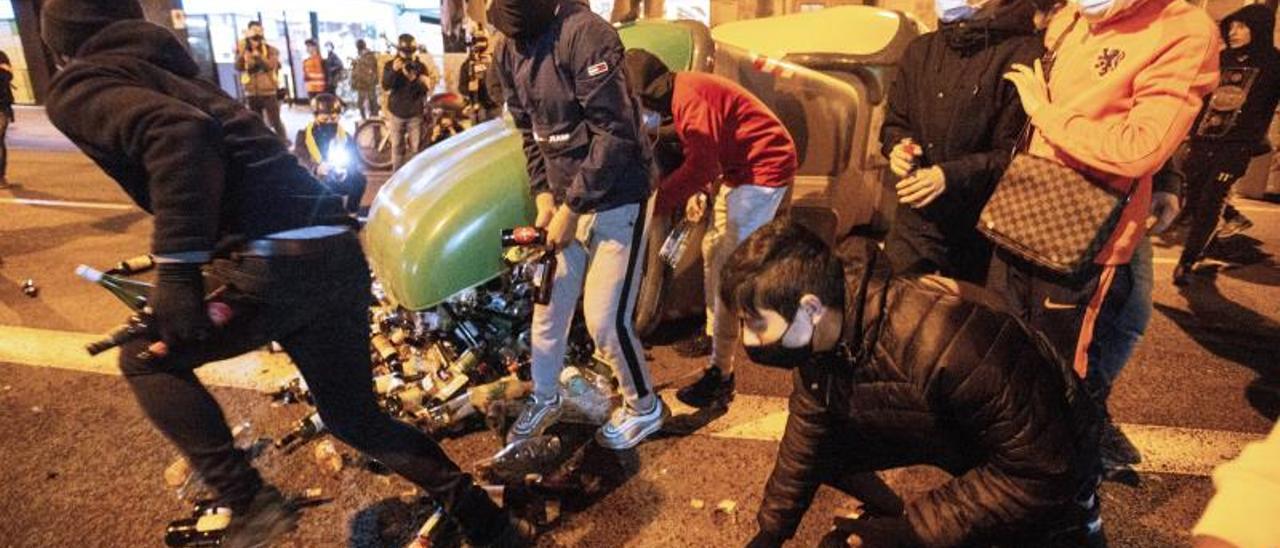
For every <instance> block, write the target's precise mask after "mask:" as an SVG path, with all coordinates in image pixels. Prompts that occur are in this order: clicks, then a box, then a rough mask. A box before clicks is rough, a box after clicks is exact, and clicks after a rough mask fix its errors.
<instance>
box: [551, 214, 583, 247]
mask: <svg viewBox="0 0 1280 548" xmlns="http://www.w3.org/2000/svg"><path fill="white" fill-rule="evenodd" d="M577 232H578V214H577V213H574V212H573V210H571V209H569V206H560V209H558V210H556V214H555V216H554V217H552V218H551V223H550V224H548V225H547V243H548V244H551V245H552V246H553V247H555V248H556V249H557V250H559V249H564V248H565V247H568V246H569V243H570V242H572V241H573V237H574V235H575V234H576V233H577Z"/></svg>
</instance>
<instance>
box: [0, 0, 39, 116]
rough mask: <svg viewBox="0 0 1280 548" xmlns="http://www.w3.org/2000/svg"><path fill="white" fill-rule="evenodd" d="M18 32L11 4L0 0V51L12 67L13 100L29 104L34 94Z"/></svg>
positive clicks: (33, 98)
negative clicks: (7, 57)
mask: <svg viewBox="0 0 1280 548" xmlns="http://www.w3.org/2000/svg"><path fill="white" fill-rule="evenodd" d="M18 32H19V31H18V20H17V18H15V16H14V14H13V5H11V4H10V3H8V2H0V51H3V52H4V53H5V54H6V55H8V56H9V66H10V67H11V68H12V69H13V88H14V89H13V100H14V101H15V102H18V103H26V104H30V103H34V102H35V94H34V93H33V92H32V88H31V71H30V70H28V69H27V58H26V56H25V55H24V54H23V51H22V38H21V36H20V35H19V34H18Z"/></svg>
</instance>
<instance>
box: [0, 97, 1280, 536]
mask: <svg viewBox="0 0 1280 548" xmlns="http://www.w3.org/2000/svg"><path fill="white" fill-rule="evenodd" d="M21 120H22V118H21V117H20V121H21ZM22 130H23V128H22V126H21V125H19V126H18V133H19V137H21V131H22ZM34 132H35V131H34V130H33V133H34ZM13 136H14V133H13V132H11V138H13ZM30 142H33V143H36V144H38V145H40V148H41V150H16V151H11V156H10V168H9V169H10V179H11V180H13V181H15V182H17V183H20V184H21V186H19V187H17V188H14V189H12V190H3V191H0V261H2V262H0V463H2V464H0V546H14V547H45V546H70V545H89V546H159V545H161V535H162V532H163V527H164V525H165V524H166V523H167V522H168V521H169V520H172V519H176V518H179V517H182V514H183V513H185V512H187V511H189V507H187V506H185V505H184V504H182V503H180V502H179V501H178V499H177V497H176V496H175V494H174V492H173V490H171V489H169V488H167V487H165V485H164V482H163V480H162V473H163V470H164V469H165V467H166V466H168V465H169V464H170V463H171V462H172V461H173V459H174V458H175V456H176V452H175V451H174V449H173V448H172V447H170V446H169V445H168V444H167V443H166V442H165V440H163V439H162V438H161V437H160V436H159V435H158V434H157V433H155V432H153V431H152V430H151V428H150V427H149V425H148V424H147V423H146V421H145V419H144V418H143V417H142V416H141V414H140V412H139V411H138V409H137V407H136V405H135V404H134V402H133V400H132V397H131V396H130V394H129V393H128V391H127V390H126V388H125V386H124V384H123V383H122V382H121V380H120V378H119V377H118V376H116V374H115V372H114V366H113V364H112V361H111V360H110V359H109V358H106V359H97V360H90V359H87V358H86V357H84V356H83V352H81V351H80V344H82V343H83V341H85V340H87V339H88V338H90V337H92V335H93V334H96V333H101V332H103V331H105V330H107V329H109V328H110V327H112V326H113V325H115V324H116V323H118V322H119V321H120V320H121V319H122V318H123V317H124V316H125V310H124V308H123V307H121V306H120V305H119V304H118V303H116V302H113V300H112V297H111V296H109V295H107V294H106V293H105V292H103V291H101V290H100V289H97V288H95V287H92V286H90V285H89V284H86V283H84V282H81V281H79V280H78V279H76V278H75V277H74V275H73V269H74V267H75V266H76V265H77V264H80V263H87V264H91V265H99V266H107V265H111V264H114V263H115V262H116V261H118V260H120V259H121V258H124V257H128V256H132V255H135V254H138V253H141V252H145V251H146V249H147V244H148V236H149V226H150V224H149V220H148V219H147V217H146V215H145V214H144V213H143V212H141V211H139V210H138V209H136V208H134V207H133V206H131V205H129V203H128V201H127V199H126V198H125V196H124V195H123V194H122V193H121V192H120V191H119V190H117V189H116V187H115V185H114V184H113V183H111V182H110V181H108V180H107V178H106V177H105V176H104V175H103V174H102V173H101V172H99V171H98V170H97V169H96V168H95V167H93V166H92V164H91V163H89V162H88V161H87V160H86V159H85V158H84V157H83V156H80V155H79V154H77V153H75V152H72V151H69V150H65V149H58V147H56V146H48V142H46V141H41V140H40V139H32V140H31V141H30ZM49 142H52V141H49ZM1237 205H1239V206H1243V207H1242V209H1243V210H1244V211H1245V213H1246V214H1247V215H1249V216H1250V217H1251V218H1252V219H1253V220H1254V222H1255V223H1256V224H1257V226H1256V227H1255V228H1254V229H1253V230H1252V231H1250V232H1248V233H1247V235H1245V236H1240V237H1236V238H1233V239H1231V240H1230V241H1228V242H1226V243H1227V245H1224V246H1222V247H1221V248H1220V249H1219V250H1218V253H1216V255H1217V256H1219V257H1220V258H1225V259H1227V260H1228V261H1227V262H1224V263H1221V264H1217V263H1215V264H1213V265H1210V266H1209V267H1208V268H1206V269H1205V271H1204V272H1202V273H1201V275H1199V276H1197V279H1196V281H1195V283H1194V284H1192V285H1191V286H1190V287H1189V288H1187V289H1185V290H1182V291H1177V290H1175V288H1174V287H1173V286H1172V285H1171V284H1170V283H1169V277H1170V271H1171V269H1172V266H1173V261H1174V258H1175V257H1176V253H1177V251H1178V249H1177V248H1176V247H1167V246H1163V245H1162V246H1158V247H1157V261H1156V277H1157V284H1156V292H1155V300H1156V303H1157V304H1156V311H1155V314H1154V317H1153V320H1152V324H1151V327H1150V329H1149V330H1148V333H1147V336H1146V338H1145V340H1144V341H1143V343H1142V345H1141V346H1140V347H1139V349H1138V352H1137V354H1136V356H1135V358H1134V360H1133V362H1132V363H1131V365H1130V367H1129V368H1128V369H1127V370H1126V371H1125V373H1124V374H1123V375H1122V376H1121V378H1120V380H1119V384H1118V385H1117V387H1116V390H1115V394H1114V396H1113V402H1112V405H1113V414H1114V415H1115V417H1116V420H1117V421H1119V422H1120V423H1122V425H1123V427H1124V429H1125V431H1126V432H1127V433H1128V434H1129V435H1130V437H1131V438H1132V439H1133V440H1134V441H1135V443H1137V444H1138V446H1139V447H1140V448H1141V449H1142V450H1143V452H1144V457H1145V460H1144V463H1143V464H1142V465H1140V466H1139V467H1137V469H1136V472H1135V474H1133V475H1132V477H1130V478H1128V481H1127V482H1126V483H1118V482H1109V483H1107V484H1105V486H1104V487H1103V490H1102V498H1103V508H1104V517H1105V520H1106V528H1107V531H1108V536H1109V538H1110V539H1111V542H1112V545H1114V546H1153V547H1154V546H1176V545H1183V544H1186V543H1187V541H1188V538H1189V530H1190V528H1191V526H1192V525H1193V524H1194V522H1195V520H1196V519H1197V517H1198V516H1199V513H1200V511H1201V510H1202V509H1203V507H1204V505H1205V503H1206V502H1207V501H1208V499H1209V498H1210V497H1211V496H1212V493H1213V486H1212V483H1211V481H1210V479H1209V478H1208V473H1209V472H1210V471H1211V470H1212V468H1213V466H1215V465H1216V464H1218V463H1221V462H1222V461H1224V460H1226V459H1229V458H1231V457H1233V456H1234V455H1235V454H1237V453H1238V452H1239V450H1240V448H1241V447H1242V446H1243V444H1245V443H1247V442H1249V441H1251V440H1254V439H1257V438H1260V437H1261V436H1262V435H1263V434H1264V433H1265V432H1267V431H1268V430H1269V429H1270V427H1271V425H1272V421H1273V420H1274V417H1275V412H1276V410H1277V408H1278V407H1280V406H1277V402H1276V401H1275V400H1274V398H1273V397H1271V396H1268V394H1274V392H1267V391H1265V390H1259V389H1257V387H1258V386H1260V385H1261V384H1263V383H1264V382H1271V383H1274V382H1276V379H1277V378H1280V360H1277V358H1276V352H1277V351H1278V350H1280V298H1277V297H1280V291H1278V290H1277V288H1276V286H1277V285H1280V268H1278V267H1277V265H1276V263H1275V260H1274V258H1273V257H1272V255H1274V254H1275V253H1276V251H1277V248H1278V247H1280V206H1276V205H1273V204H1269V203H1265V202H1255V201H1247V200H1241V201H1238V202H1237ZM27 279H31V280H33V281H34V283H35V284H36V285H37V286H38V287H39V294H38V296H37V297H35V298H30V297H27V296H25V295H24V294H23V292H22V291H21V285H22V284H23V282H24V281H25V280H27ZM694 328H696V326H692V325H683V326H680V325H676V326H669V327H668V328H666V329H665V330H664V337H663V339H664V340H662V341H660V342H671V341H674V340H678V339H679V338H680V337H681V336H682V335H683V334H687V333H689V332H691V331H692V330H693V329H694ZM650 355H651V358H652V363H653V368H654V371H655V376H656V377H657V379H658V381H659V382H660V383H662V384H663V385H666V386H678V385H680V384H682V383H684V382H688V380H689V379H690V378H691V376H692V375H694V374H696V372H697V370H698V368H699V365H700V363H699V362H698V361H696V360H685V359H681V358H679V357H677V356H676V355H675V354H674V352H672V350H671V348H670V347H669V346H666V345H664V344H657V345H655V346H653V348H652V349H651V350H650ZM739 363H740V364H741V366H740V367H739V384H738V388H739V396H738V398H737V400H736V401H735V402H734V404H733V405H732V406H731V407H730V409H729V411H728V413H726V414H724V415H723V416H718V417H692V416H681V417H679V418H678V419H677V420H676V423H677V425H678V426H679V425H683V426H685V428H678V427H673V428H670V429H669V430H670V431H669V432H666V433H664V434H663V435H661V436H660V437H658V438H656V439H654V440H653V441H650V442H648V443H645V444H643V445H642V446H640V447H639V448H637V449H636V450H635V451H632V452H626V453H621V454H614V453H610V452H605V451H593V452H591V453H589V454H588V455H587V458H589V459H591V461H592V466H591V467H592V468H593V469H595V470H600V471H606V472H602V473H604V474H605V475H607V476H609V477H606V478H604V480H605V481H604V482H603V483H602V485H601V486H600V488H599V489H598V490H597V491H595V492H593V493H592V494H591V496H589V497H587V498H584V499H583V500H575V501H566V502H565V511H564V516H563V517H562V519H561V521H560V522H559V524H558V525H557V526H556V527H555V528H554V529H552V530H551V531H550V532H549V533H547V534H546V535H544V536H543V538H542V540H541V541H540V545H543V546H560V545H564V546H741V545H742V544H743V543H745V541H746V540H747V539H749V538H750V536H751V535H752V534H753V533H754V532H755V524H754V514H755V510H756V508H757V507H758V505H759V503H760V499H761V493H762V490H763V485H764V482H765V479H766V478H767V476H768V474H769V471H770V469H771V466H772V462H773V458H774V454H775V452H776V450H777V443H776V440H777V439H778V437H779V436H780V434H781V425H782V422H783V420H785V400H784V398H785V396H786V395H787V393H788V391H789V379H788V378H787V376H786V375H785V374H782V373H778V372H773V371H769V370H766V369H763V368H760V367H756V366H753V365H750V364H747V363H746V361H745V358H743V357H740V359H739ZM208 369H209V371H206V372H204V374H205V375H206V378H207V380H208V381H209V382H210V383H211V384H214V385H216V386H218V387H219V388H216V389H215V394H216V395H217V397H218V398H219V399H220V400H221V401H222V402H223V404H224V406H225V409H226V411H227V415H228V420H229V421H230V422H232V423H234V424H239V423H242V422H248V423H250V424H251V428H250V430H249V432H248V434H247V435H249V436H251V437H252V436H277V435H279V434H280V433H282V432H284V431H285V430H286V429H287V428H288V427H289V424H290V422H291V421H293V420H296V419H297V418H298V417H299V416H300V414H301V413H302V412H303V410H302V409H300V408H297V407H276V406H272V405H271V403H270V402H269V401H268V399H267V398H266V397H265V396H264V395H263V394H262V393H261V392H260V389H261V388H262V387H264V386H270V385H271V383H272V382H274V379H276V378H278V377H279V376H280V375H282V374H285V372H287V371H288V365H287V364H285V363H282V360H281V359H280V357H278V356H269V355H257V356H253V357H251V358H249V359H246V360H243V361H241V362H238V363H233V364H224V365H218V366H213V367H210V368H208ZM282 371H283V372H282ZM1263 379H1269V380H1266V381H1264V380H1263ZM665 399H666V401H667V402H668V403H672V402H674V397H672V395H671V394H669V393H668V394H667V395H666V398H665ZM686 412H687V410H681V409H677V413H678V414H684V413H686ZM691 425H692V426H697V427H698V428H689V427H690V426H691ZM690 430H692V431H690ZM444 445H445V447H446V449H447V450H448V451H449V453H450V454H451V455H453V456H454V458H455V459H456V460H457V461H458V462H459V463H461V464H463V466H464V468H466V467H469V466H470V465H471V463H474V462H475V461H476V460H477V459H480V458H482V457H485V456H488V455H489V454H491V453H492V452H493V451H495V450H496V449H497V448H498V447H499V442H498V441H497V439H496V438H495V437H494V436H493V435H492V434H488V433H484V432H478V433H473V434H470V435H467V436H464V437H461V438H458V439H450V440H446V441H445V442H444ZM310 449H311V448H310V447H308V448H304V449H303V450H300V451H298V452H296V453H293V454H290V455H284V454H280V453H277V452H274V451H268V452H267V453H266V454H264V455H263V456H262V457H261V458H260V459H259V461H258V462H259V464H260V466H261V467H262V469H263V470H264V473H265V475H266V476H267V477H268V478H269V479H270V480H271V481H273V482H276V483H278V484H279V485H281V486H282V487H284V488H286V489H288V490H292V491H302V490H304V489H308V488H319V489H321V490H322V492H323V493H324V494H325V496H326V497H331V498H332V500H331V501H329V502H327V503H326V504H322V505H319V506H316V507H314V508H310V509H308V510H307V511H306V513H305V515H304V517H303V519H302V522H301V527H300V529H299V531H297V532H296V533H294V534H292V535H290V536H289V537H288V538H287V539H286V540H285V541H284V542H283V543H282V544H281V545H283V546H306V547H327V546H335V547H336V546H383V545H394V542H395V538H394V537H396V535H398V534H402V533H403V532H404V531H406V530H408V529H411V528H413V527H415V526H416V524H417V523H420V521H421V520H422V519H423V518H424V516H423V507H422V505H421V504H418V503H415V502H410V503H407V502H405V500H414V499H413V497H412V495H413V489H412V486H411V485H409V484H408V483H406V482H404V481H403V480H400V479H398V478H395V477H393V476H384V475H379V474H377V473H375V472H373V471H369V470H367V469H365V468H363V467H361V466H358V465H351V466H348V467H346V468H345V469H343V470H342V471H341V472H338V473H336V474H334V473H328V472H326V471H324V470H322V469H321V468H320V467H319V466H318V465H317V464H316V463H315V461H314V459H313V458H312V456H311V450H310ZM341 450H342V451H344V452H347V453H350V451H349V450H348V449H346V448H341ZM885 477H886V478H887V479H888V481H889V482H890V483H891V485H893V486H894V487H895V488H897V489H899V490H900V491H901V492H902V493H903V494H904V495H905V496H907V497H910V496H913V495H915V494H918V493H920V492H922V491H924V490H926V489H928V488H930V487H931V486H933V485H937V484H938V483H939V482H942V481H946V475H945V474H943V473H942V472H940V471H937V470H933V469H929V468H925V467H919V468H909V469H901V470H893V471H890V472H887V473H886V474H885ZM722 503H724V506H725V507H726V508H727V507H729V506H732V510H731V511H717V510H716V507H717V506H720V505H721V504H722ZM855 507H856V501H854V500H852V499H849V498H847V497H843V496H840V495H838V494H836V493H834V492H831V491H827V490H824V491H822V492H821V493H820V494H819V496H818V497H817V499H816V500H815V502H814V504H813V506H812V508H811V509H810V511H809V513H808V515H807V517H806V519H805V522H804V525H803V527H802V529H801V531H800V534H799V535H798V536H797V538H796V540H795V541H794V543H793V544H794V545H795V546H809V545H812V544H813V543H814V542H815V541H816V539H817V538H818V537H819V536H821V535H822V533H823V532H824V531H825V530H826V529H827V528H828V526H829V524H830V518H831V517H832V516H833V515H834V514H836V513H840V512H848V511H851V510H853V509H854V508H855Z"/></svg>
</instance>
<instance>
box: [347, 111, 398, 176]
mask: <svg viewBox="0 0 1280 548" xmlns="http://www.w3.org/2000/svg"><path fill="white" fill-rule="evenodd" d="M355 139H356V148H357V149H359V150H360V161H362V162H364V165H366V166H368V167H369V169H379V170H385V169H391V140H390V139H388V138H387V123H386V122H384V121H383V120H382V119H380V118H370V119H368V120H365V121H363V122H360V124H359V125H357V126H356V135H355Z"/></svg>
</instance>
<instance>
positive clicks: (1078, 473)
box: [757, 239, 1099, 546]
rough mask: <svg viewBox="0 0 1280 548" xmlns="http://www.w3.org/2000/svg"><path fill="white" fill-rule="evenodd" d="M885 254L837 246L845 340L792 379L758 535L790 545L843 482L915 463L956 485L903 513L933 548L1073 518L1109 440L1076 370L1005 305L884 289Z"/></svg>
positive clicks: (972, 294)
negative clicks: (1102, 438)
mask: <svg viewBox="0 0 1280 548" xmlns="http://www.w3.org/2000/svg"><path fill="white" fill-rule="evenodd" d="M878 254H879V251H878V250H877V248H876V245H875V243H874V242H870V241H868V240H859V239H851V240H849V241H847V242H846V243H845V244H844V245H842V249H841V253H840V256H841V260H842V261H843V262H844V264H845V278H846V282H847V287H848V293H847V297H846V307H845V308H846V311H845V315H844V319H845V321H844V325H845V329H844V334H843V335H842V339H843V342H842V344H841V346H840V349H839V350H838V351H836V352H834V353H832V354H831V355H829V356H825V357H821V358H815V359H814V360H812V361H810V363H807V364H804V365H802V366H800V367H799V368H797V369H796V371H795V373H794V374H793V381H794V385H795V386H794V388H793V389H792V393H791V400H790V402H789V406H788V408H789V411H790V415H789V416H788V418H787V425H786V430H785V431H784V434H783V437H782V443H781V446H780V447H779V450H778V458H777V462H776V464H775V466H774V469H773V473H772V475H770V477H769V481H768V484H767V485H766V487H765V495H764V501H763V502H762V503H761V504H760V511H759V514H758V516H757V517H758V520H759V524H760V529H761V531H767V532H770V533H772V534H775V535H778V536H779V537H781V538H787V537H790V536H791V535H793V534H794V532H795V530H796V527H797V526H798V525H799V523H800V519H801V517H803V515H804V513H805V511H806V510H807V509H808V508H809V505H810V503H811V502H812V500H813V496H814V493H815V492H816V491H817V488H818V486H819V484H821V483H824V482H827V481H829V480H830V479H831V478H832V477H833V476H836V475H840V474H850V473H857V472H865V471H874V470H884V469H888V468H895V467H900V466H909V465H918V464H929V465H934V466H937V467H939V468H942V469H943V470H946V471H947V472H950V473H951V474H952V475H953V476H954V477H953V478H952V479H951V481H949V482H947V483H945V484H943V485H941V486H940V487H938V488H936V489H933V490H932V491H929V492H928V493H925V494H923V495H921V496H919V497H917V498H915V499H914V500H912V501H911V502H910V503H909V504H908V505H907V511H906V518H907V521H908V523H909V524H910V526H911V529H912V531H913V532H914V534H915V536H916V537H917V539H918V540H919V541H920V542H921V543H922V544H923V545H925V546H957V545H963V544H968V543H971V542H973V543H984V542H985V543H992V542H996V543H999V542H1000V541H1004V542H1011V541H1015V540H1016V541H1020V540H1022V539H1026V538H1028V537H1030V538H1035V537H1036V536H1037V535H1038V534H1043V533H1044V532H1045V531H1043V530H1037V528H1044V527H1045V526H1046V525H1047V524H1052V523H1061V522H1062V521H1069V520H1070V519H1071V516H1069V515H1067V513H1064V512H1063V510H1064V509H1066V508H1069V507H1072V506H1074V502H1072V499H1073V497H1074V496H1075V495H1076V494H1078V493H1080V492H1081V491H1083V490H1084V489H1086V488H1087V487H1088V486H1089V485H1091V484H1090V483H1089V481H1090V480H1091V479H1092V478H1093V477H1094V473H1095V471H1096V463H1097V440H1098V432H1099V430H1098V419H1097V417H1098V414H1097V410H1096V408H1095V406H1094V404H1093V403H1092V401H1091V400H1090V399H1089V398H1088V396H1087V395H1086V394H1085V393H1084V390H1083V387H1082V386H1081V383H1080V381H1079V379H1078V378H1077V377H1076V375H1075V373H1074V372H1073V371H1072V370H1071V368H1069V367H1068V366H1067V364H1066V363H1065V362H1063V361H1061V360H1059V359H1057V357H1056V356H1055V354H1054V352H1053V350H1052V349H1051V348H1050V346H1049V345H1048V343H1047V342H1046V341H1045V340H1044V338H1043V337H1041V336H1039V335H1036V334H1034V333H1032V332H1031V331H1030V329H1029V328H1028V327H1027V326H1026V325H1024V324H1023V323H1021V322H1020V321H1019V320H1018V319H1017V318H1016V317H1014V316H1013V315H1011V314H1008V313H1007V312H1004V311H1003V309H1002V307H1001V305H1000V304H999V302H1000V299H999V297H997V296H994V295H992V294H991V293H989V292H987V291H986V290H984V289H982V288H979V287H977V286H972V285H969V284H964V283H957V282H953V281H951V280H947V279H945V278H941V277H937V276H926V277H921V278H890V277H889V276H888V272H887V271H886V270H885V269H884V268H883V266H882V264H881V263H883V262H884V261H883V259H879V260H877V259H875V257H877V255H878ZM864 288H865V290H864ZM860 350H861V351H860ZM860 355H864V356H865V357H860ZM1076 523H1079V522H1076ZM1015 544H1016V542H1015Z"/></svg>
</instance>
